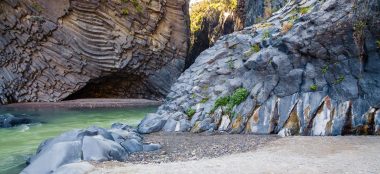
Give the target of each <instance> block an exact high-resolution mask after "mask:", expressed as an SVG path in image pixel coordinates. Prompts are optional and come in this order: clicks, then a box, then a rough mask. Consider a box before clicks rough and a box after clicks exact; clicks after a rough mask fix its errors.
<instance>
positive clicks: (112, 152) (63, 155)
mask: <svg viewBox="0 0 380 174" xmlns="http://www.w3.org/2000/svg"><path fill="white" fill-rule="evenodd" d="M130 142H134V144H131V143H130ZM128 144H129V145H128ZM137 145H140V146H141V148H136V146H137ZM160 148H161V145H159V144H153V143H144V142H143V138H142V137H141V136H140V134H138V133H137V131H136V130H135V129H133V128H132V127H130V126H128V125H125V124H121V123H115V124H113V125H112V128H111V129H108V130H107V129H103V128H99V127H95V126H92V127H89V128H87V129H83V130H73V131H69V132H65V133H63V134H61V135H59V136H57V137H55V138H51V139H47V140H45V141H44V142H42V143H41V144H40V146H39V147H38V149H37V153H36V155H34V156H32V157H31V158H30V159H29V160H28V163H29V165H28V166H27V167H26V168H25V169H24V170H23V171H22V172H21V173H22V174H34V173H40V174H49V173H75V172H76V173H86V171H88V170H91V169H92V168H93V166H92V165H90V164H89V163H87V162H86V161H94V162H103V161H111V160H117V161H125V160H127V158H128V155H130V154H132V153H135V152H149V151H157V150H159V149H160Z"/></svg>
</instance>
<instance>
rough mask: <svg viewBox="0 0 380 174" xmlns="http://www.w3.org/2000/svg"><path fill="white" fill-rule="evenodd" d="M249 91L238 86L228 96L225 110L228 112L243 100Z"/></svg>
mask: <svg viewBox="0 0 380 174" xmlns="http://www.w3.org/2000/svg"><path fill="white" fill-rule="evenodd" d="M248 95H249V92H248V90H247V89H245V88H238V89H236V90H235V92H234V93H233V94H232V95H231V96H230V97H229V101H228V104H227V111H228V112H230V111H231V110H232V109H233V107H234V106H236V105H239V104H240V103H242V102H243V101H244V100H246V99H247V97H248Z"/></svg>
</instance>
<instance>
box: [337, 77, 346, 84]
mask: <svg viewBox="0 0 380 174" xmlns="http://www.w3.org/2000/svg"><path fill="white" fill-rule="evenodd" d="M344 79H345V77H344V75H340V76H339V77H338V79H336V80H335V84H340V83H342V82H343V81H344Z"/></svg>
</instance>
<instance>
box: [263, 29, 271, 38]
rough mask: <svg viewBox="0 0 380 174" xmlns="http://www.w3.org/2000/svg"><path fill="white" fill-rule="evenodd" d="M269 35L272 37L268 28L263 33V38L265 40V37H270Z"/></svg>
mask: <svg viewBox="0 0 380 174" xmlns="http://www.w3.org/2000/svg"><path fill="white" fill-rule="evenodd" d="M269 37H270V32H269V31H268V30H265V31H264V33H263V38H262V39H263V40H265V39H269Z"/></svg>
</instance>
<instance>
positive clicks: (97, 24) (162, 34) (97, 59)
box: [0, 0, 189, 104]
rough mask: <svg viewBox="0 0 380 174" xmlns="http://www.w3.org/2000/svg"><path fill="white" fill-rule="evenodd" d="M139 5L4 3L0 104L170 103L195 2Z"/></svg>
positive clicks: (116, 0)
mask: <svg viewBox="0 0 380 174" xmlns="http://www.w3.org/2000/svg"><path fill="white" fill-rule="evenodd" d="M136 2H137V3H134V2H132V1H120V0H110V1H100V0H92V1H87V0H61V1H57V2H53V1H49V0H35V1H19V0H7V1H0V7H1V13H0V19H1V20H0V26H2V27H1V32H0V104H6V103H14V102H31V101H43V102H53V101H59V100H63V99H66V98H67V99H75V98H83V97H117V98H119V97H129V98H151V99H156V98H163V97H164V96H165V95H166V94H167V93H168V91H169V89H170V86H171V84H173V83H174V81H175V80H176V78H177V77H178V76H179V75H180V73H181V72H182V71H183V68H184V64H185V59H186V54H187V49H188V45H189V31H188V28H187V27H188V26H189V24H188V21H189V16H188V9H189V8H188V1H186V0H170V1H162V0H152V1H136ZM115 86H117V87H115Z"/></svg>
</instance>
